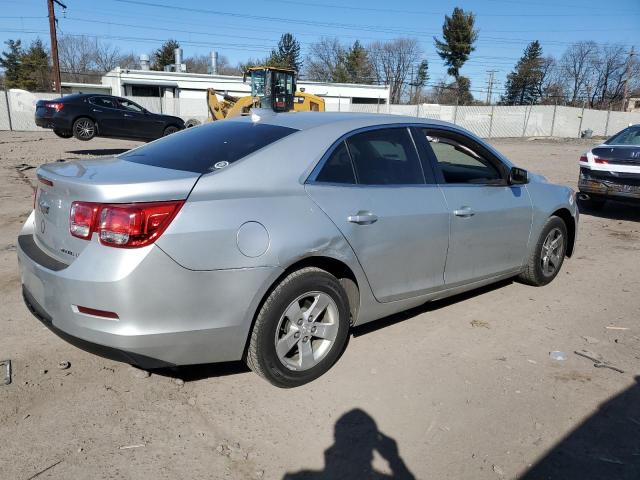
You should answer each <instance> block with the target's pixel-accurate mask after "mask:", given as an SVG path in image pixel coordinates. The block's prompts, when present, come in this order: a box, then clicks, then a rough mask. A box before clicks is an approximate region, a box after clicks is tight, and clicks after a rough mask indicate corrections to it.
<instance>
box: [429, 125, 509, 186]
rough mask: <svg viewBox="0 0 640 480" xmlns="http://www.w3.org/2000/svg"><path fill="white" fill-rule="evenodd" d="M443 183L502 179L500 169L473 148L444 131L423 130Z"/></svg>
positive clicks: (483, 181)
mask: <svg viewBox="0 0 640 480" xmlns="http://www.w3.org/2000/svg"><path fill="white" fill-rule="evenodd" d="M423 132H424V134H425V135H426V139H427V141H428V142H429V146H430V147H431V150H432V151H433V154H434V156H435V160H436V164H437V167H438V168H439V170H440V172H441V174H442V177H443V178H444V181H445V183H472V184H492V183H500V182H502V181H503V178H502V174H501V173H500V170H499V169H498V168H497V167H496V166H495V165H493V164H492V163H491V162H490V161H489V160H487V159H485V158H483V156H481V155H480V154H479V153H478V152H477V151H476V150H475V149H473V148H472V147H470V146H468V145H467V143H466V142H464V143H463V142H462V141H460V140H459V139H457V138H455V137H457V135H447V134H446V133H444V132H438V131H429V130H423Z"/></svg>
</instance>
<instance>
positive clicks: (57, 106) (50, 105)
mask: <svg viewBox="0 0 640 480" xmlns="http://www.w3.org/2000/svg"><path fill="white" fill-rule="evenodd" d="M45 105H46V106H47V108H53V109H54V110H55V111H56V112H59V111H60V110H62V109H63V108H64V103H60V102H48V103H46V104H45Z"/></svg>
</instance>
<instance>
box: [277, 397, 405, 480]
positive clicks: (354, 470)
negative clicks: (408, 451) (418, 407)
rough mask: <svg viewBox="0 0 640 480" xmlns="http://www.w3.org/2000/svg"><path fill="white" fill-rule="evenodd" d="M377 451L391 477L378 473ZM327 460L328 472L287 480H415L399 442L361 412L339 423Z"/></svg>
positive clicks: (307, 472)
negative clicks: (375, 459)
mask: <svg viewBox="0 0 640 480" xmlns="http://www.w3.org/2000/svg"><path fill="white" fill-rule="evenodd" d="M374 451H375V452H378V453H379V454H380V456H381V457H382V458H384V459H385V460H386V461H387V462H388V464H389V468H390V470H391V475H387V474H385V473H381V472H378V471H376V470H374V468H373V465H372V460H373V453H374ZM324 458H325V467H324V470H320V471H318V470H300V471H299V472H293V473H287V474H285V475H284V477H283V480H321V479H322V480H324V479H326V480H335V479H338V480H339V479H355V478H358V479H360V478H362V479H367V480H378V479H379V480H383V479H415V477H414V475H413V474H412V473H411V472H410V471H409V469H408V468H407V466H406V465H405V463H404V461H403V460H402V458H401V457H400V454H399V452H398V445H397V443H396V441H395V440H394V439H392V438H391V437H387V436H386V435H384V434H383V433H382V432H380V431H379V430H378V426H377V425H376V422H375V421H374V420H373V418H371V416H369V415H368V414H367V413H366V412H365V411H363V410H360V409H359V408H355V409H353V410H351V411H349V412H347V413H345V414H344V415H342V417H340V418H339V419H338V421H337V422H336V424H335V442H334V444H333V445H332V446H331V447H329V448H328V449H327V450H325V451H324Z"/></svg>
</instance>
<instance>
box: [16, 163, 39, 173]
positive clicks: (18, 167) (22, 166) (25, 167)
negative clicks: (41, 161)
mask: <svg viewBox="0 0 640 480" xmlns="http://www.w3.org/2000/svg"><path fill="white" fill-rule="evenodd" d="M32 168H36V167H34V166H33V165H28V164H26V163H21V164H20V165H16V170H18V171H19V172H24V171H26V170H31V169H32Z"/></svg>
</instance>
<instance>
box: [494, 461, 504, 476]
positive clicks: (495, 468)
mask: <svg viewBox="0 0 640 480" xmlns="http://www.w3.org/2000/svg"><path fill="white" fill-rule="evenodd" d="M491 468H493V471H494V472H496V473H497V474H498V475H500V476H501V477H502V476H503V475H504V471H503V470H502V469H501V468H500V467H499V466H498V465H496V464H495V463H494V464H493V465H492V466H491Z"/></svg>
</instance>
